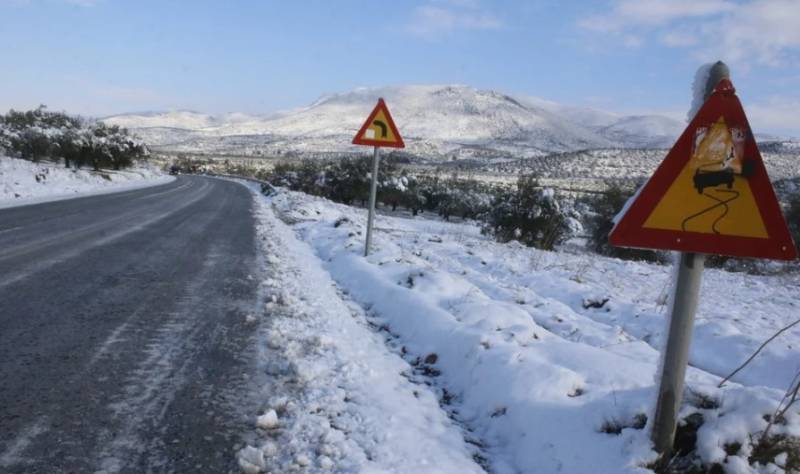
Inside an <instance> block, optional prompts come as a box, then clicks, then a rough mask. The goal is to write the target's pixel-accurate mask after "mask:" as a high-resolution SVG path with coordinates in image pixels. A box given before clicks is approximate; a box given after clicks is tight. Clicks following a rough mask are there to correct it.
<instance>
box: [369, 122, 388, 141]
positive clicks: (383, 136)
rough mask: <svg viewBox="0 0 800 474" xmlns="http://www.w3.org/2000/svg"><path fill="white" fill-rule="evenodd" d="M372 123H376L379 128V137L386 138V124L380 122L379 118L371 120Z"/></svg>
mask: <svg viewBox="0 0 800 474" xmlns="http://www.w3.org/2000/svg"><path fill="white" fill-rule="evenodd" d="M372 125H376V126H378V127H380V128H381V138H386V133H387V132H388V130H389V127H387V126H386V124H385V123H383V122H381V121H380V120H373V121H372Z"/></svg>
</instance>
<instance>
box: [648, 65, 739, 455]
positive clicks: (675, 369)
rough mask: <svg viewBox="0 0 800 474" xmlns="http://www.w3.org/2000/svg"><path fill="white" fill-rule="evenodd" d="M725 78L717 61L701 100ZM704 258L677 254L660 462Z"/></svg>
mask: <svg viewBox="0 0 800 474" xmlns="http://www.w3.org/2000/svg"><path fill="white" fill-rule="evenodd" d="M729 78H730V71H729V70H728V66H726V65H725V63H723V62H722V61H719V62H717V63H716V64H714V66H713V67H712V68H711V72H710V74H709V77H708V82H707V83H706V90H705V99H706V100H707V99H708V97H709V96H710V95H711V93H712V92H713V91H714V88H715V87H716V86H717V84H719V81H720V80H722V79H729ZM705 258H706V256H705V255H704V254H697V253H681V254H680V261H679V262H678V265H679V267H678V272H677V279H676V280H675V282H674V285H673V290H674V293H673V295H672V314H670V323H669V336H668V338H667V345H666V349H665V350H664V354H663V356H662V357H663V368H662V372H661V385H660V387H659V389H658V402H657V403H656V412H655V419H654V420H653V433H652V437H653V443H654V444H655V449H656V451H658V452H659V453H661V455H662V459H668V458H669V457H670V456H671V455H672V445H673V442H674V440H675V429H676V425H677V416H678V412H679V411H680V407H681V401H682V399H683V384H684V380H685V377H686V367H687V366H688V365H689V345H690V344H691V342H692V330H693V328H694V316H695V311H697V302H698V300H699V297H700V283H701V282H702V279H703V268H704V267H705Z"/></svg>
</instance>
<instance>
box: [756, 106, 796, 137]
mask: <svg viewBox="0 0 800 474" xmlns="http://www.w3.org/2000/svg"><path fill="white" fill-rule="evenodd" d="M744 108H745V113H746V114H747V118H748V120H749V121H750V125H751V127H752V128H753V130H755V131H756V132H758V131H762V130H767V131H771V130H775V131H793V133H794V134H796V135H797V134H798V133H799V132H800V130H798V124H800V97H777V96H776V97H771V98H769V99H768V100H766V101H764V102H759V103H753V104H744ZM798 136H800V135H798Z"/></svg>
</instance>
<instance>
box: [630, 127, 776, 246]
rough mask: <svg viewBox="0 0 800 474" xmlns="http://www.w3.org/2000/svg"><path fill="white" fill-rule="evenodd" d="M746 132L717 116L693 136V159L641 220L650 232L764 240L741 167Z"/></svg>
mask: <svg viewBox="0 0 800 474" xmlns="http://www.w3.org/2000/svg"><path fill="white" fill-rule="evenodd" d="M744 140H745V133H744V132H743V131H742V130H738V129H735V128H734V129H731V128H729V127H728V125H727V124H726V123H725V119H724V118H723V117H720V118H719V119H718V120H717V121H716V122H715V123H714V124H713V125H711V127H708V128H699V129H698V130H697V131H696V133H695V140H694V147H693V148H694V149H693V151H692V157H691V159H690V160H689V161H687V162H686V165H685V166H684V167H683V169H682V170H681V173H680V174H679V175H678V177H677V179H675V181H674V182H673V183H672V185H671V186H670V187H669V189H668V190H667V192H666V194H665V195H664V197H663V199H661V201H660V202H659V203H658V205H657V206H656V207H655V209H653V212H652V213H651V214H650V216H649V217H648V218H647V219H646V220H645V222H644V227H645V228H650V229H662V230H675V231H684V232H699V233H705V234H719V235H729V236H738V237H755V238H764V239H766V238H768V237H769V234H768V233H767V230H766V226H765V225H764V221H763V220H762V218H761V213H760V211H759V209H758V205H757V204H756V200H755V198H754V197H753V192H752V190H751V189H750V184H749V182H748V179H747V177H746V174H747V172H748V170H747V169H746V166H743V162H744V160H743V156H742V155H743V150H744Z"/></svg>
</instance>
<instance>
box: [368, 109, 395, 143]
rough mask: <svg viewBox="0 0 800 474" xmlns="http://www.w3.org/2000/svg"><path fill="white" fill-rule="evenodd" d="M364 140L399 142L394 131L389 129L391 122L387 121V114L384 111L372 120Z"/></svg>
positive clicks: (380, 111) (379, 112)
mask: <svg viewBox="0 0 800 474" xmlns="http://www.w3.org/2000/svg"><path fill="white" fill-rule="evenodd" d="M364 138H367V139H369V140H376V141H381V142H389V143H394V142H396V141H397V138H396V137H395V136H394V132H393V130H392V129H391V127H389V121H388V120H387V119H386V114H385V113H384V112H383V110H379V111H378V113H377V114H376V115H375V117H374V118H373V119H372V123H370V124H369V126H367V129H366V130H364Z"/></svg>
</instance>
